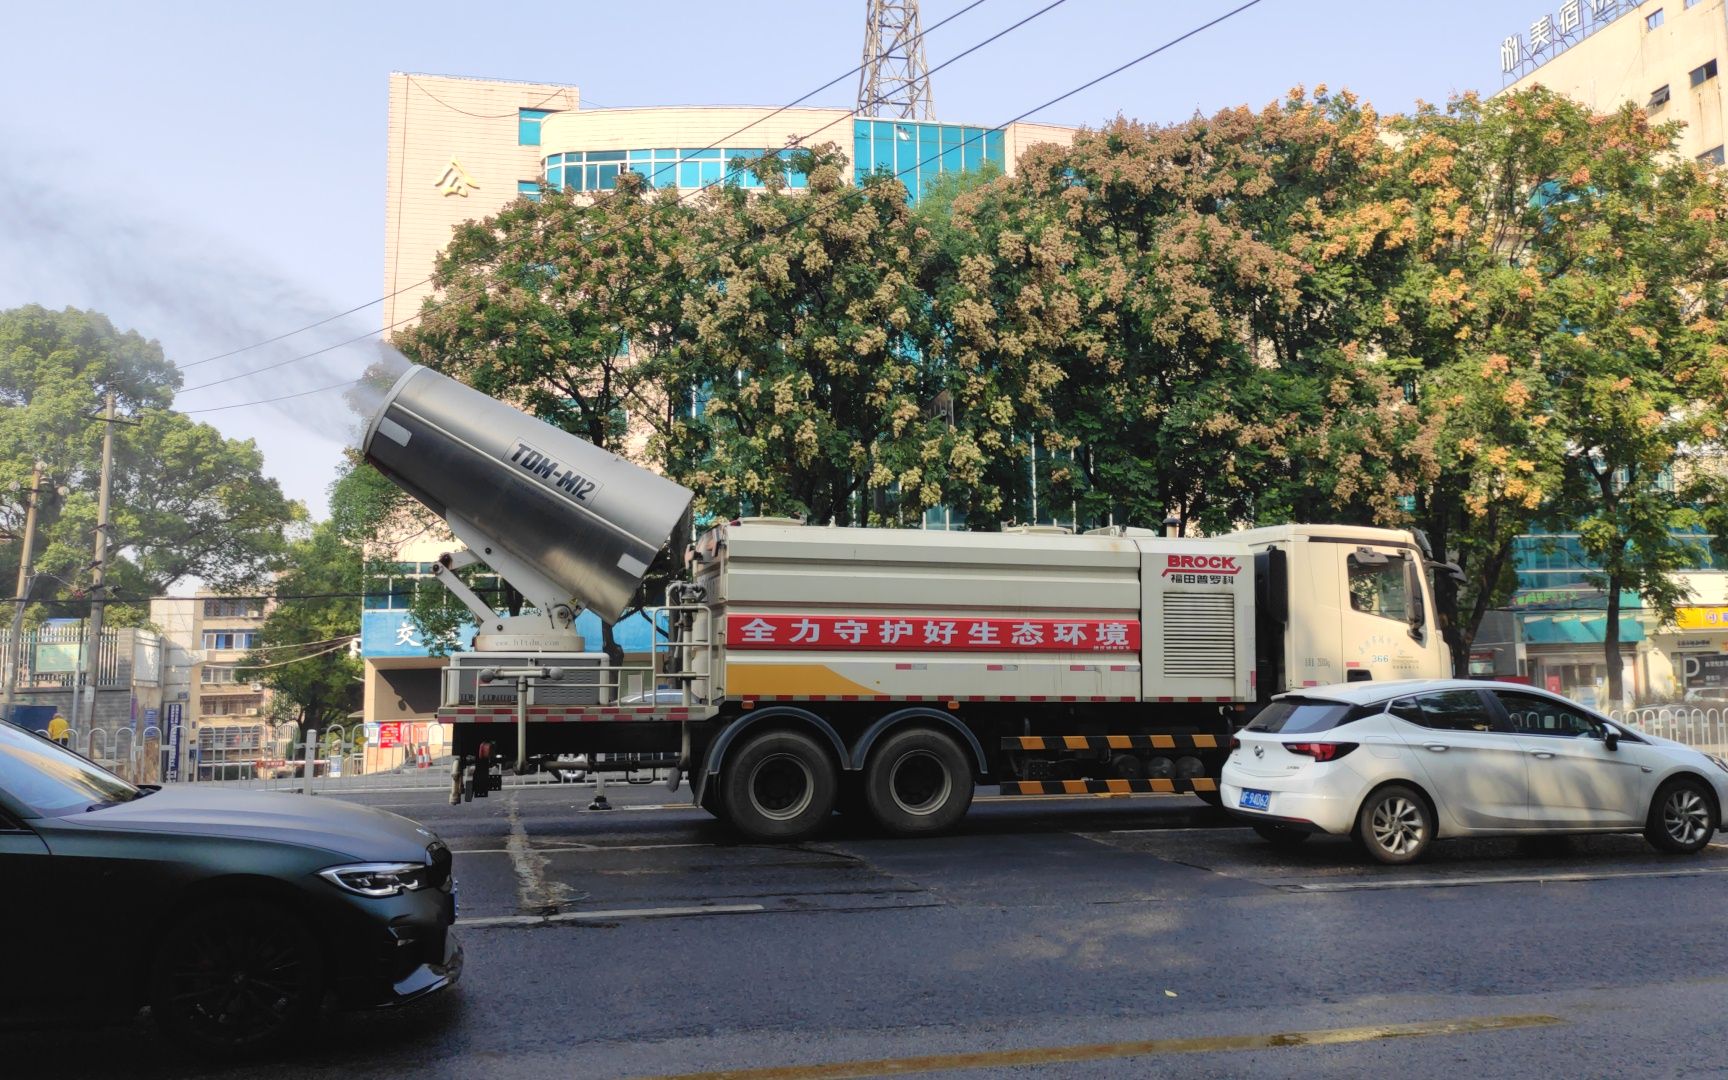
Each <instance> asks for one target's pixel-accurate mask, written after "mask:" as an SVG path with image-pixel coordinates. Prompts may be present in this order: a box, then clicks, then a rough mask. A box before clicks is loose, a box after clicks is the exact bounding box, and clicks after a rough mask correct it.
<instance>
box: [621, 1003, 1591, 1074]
mask: <svg viewBox="0 0 1728 1080" xmlns="http://www.w3.org/2000/svg"><path fill="white" fill-rule="evenodd" d="M1562 1023H1565V1021H1564V1020H1561V1019H1560V1018H1559V1017H1558V1016H1542V1015H1533V1016H1477V1017H1467V1018H1464V1019H1461V1020H1424V1021H1421V1022H1419V1023H1414V1024H1376V1025H1373V1026H1370V1027H1348V1028H1322V1029H1320V1030H1318V1031H1281V1032H1278V1033H1276V1034H1272V1035H1212V1036H1206V1037H1203V1038H1193V1039H1147V1040H1144V1041H1142V1042H1114V1043H1092V1044H1090V1045H1082V1046H1034V1047H1028V1048H1026V1049H1023V1050H985V1051H980V1052H977V1053H970V1054H930V1055H927V1056H924V1057H903V1058H877V1059H876V1060H874V1061H835V1062H829V1063H826V1064H820V1065H777V1066H770V1067H768V1068H761V1069H722V1070H719V1071H717V1072H701V1073H679V1074H677V1075H668V1076H657V1077H644V1078H642V1080H857V1078H861V1077H872V1076H907V1075H910V1074H913V1073H931V1072H948V1071H951V1070H955V1069H1008V1068H1024V1067H1028V1066H1031V1067H1036V1066H1040V1065H1063V1064H1069V1063H1072V1062H1080V1061H1109V1060H1112V1059H1117V1058H1134V1057H1150V1056H1153V1055H1156V1054H1212V1053H1223V1052H1230V1051H1242V1050H1273V1049H1278V1048H1282V1047H1295V1046H1339V1045H1342V1044H1345V1043H1361V1042H1374V1041H1376V1040H1379V1039H1413V1038H1424V1037H1429V1036H1435V1035H1471V1034H1475V1033H1477V1032H1482V1031H1509V1030H1512V1029H1515V1028H1533V1027H1551V1026H1553V1025H1555V1024H1562Z"/></svg>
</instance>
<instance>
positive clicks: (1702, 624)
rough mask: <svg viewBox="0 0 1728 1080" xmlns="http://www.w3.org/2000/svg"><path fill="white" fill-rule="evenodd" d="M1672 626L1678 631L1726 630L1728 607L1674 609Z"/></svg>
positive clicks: (1727, 627) (1727, 628) (1727, 626)
mask: <svg viewBox="0 0 1728 1080" xmlns="http://www.w3.org/2000/svg"><path fill="white" fill-rule="evenodd" d="M1674 626H1675V627H1676V628H1677V629H1680V630H1728V607H1721V606H1717V607H1683V608H1675V609H1674Z"/></svg>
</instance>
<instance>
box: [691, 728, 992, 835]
mask: <svg viewBox="0 0 1728 1080" xmlns="http://www.w3.org/2000/svg"><path fill="white" fill-rule="evenodd" d="M848 779H850V778H848ZM718 795H719V802H720V805H719V808H718V809H719V811H720V816H721V817H723V818H724V819H725V820H728V821H730V822H731V823H732V825H733V826H734V827H735V828H737V829H738V831H739V832H741V833H743V834H744V835H745V836H747V837H749V838H750V839H752V840H764V841H780V842H786V841H791V840H802V839H804V838H806V837H809V836H811V835H814V834H815V832H816V831H817V830H818V829H819V828H821V827H822V825H823V824H824V823H825V822H826V821H827V819H828V816H829V815H830V814H831V813H833V812H834V810H835V808H836V806H837V805H838V804H844V806H845V808H847V809H858V808H861V809H863V810H864V811H866V812H867V813H868V814H869V815H870V817H871V818H872V819H873V820H874V821H875V822H876V823H877V824H879V825H880V826H881V827H882V828H883V829H884V830H886V831H888V832H890V833H893V834H895V835H897V836H920V835H928V834H931V833H938V832H942V831H944V830H947V829H950V828H952V827H953V826H954V825H955V824H956V823H957V822H959V820H960V819H961V818H962V817H964V816H965V814H966V811H967V809H968V808H969V807H970V806H971V805H972V767H971V761H970V759H969V758H968V756H967V753H966V751H965V749H964V748H962V747H961V746H960V745H959V744H958V743H957V742H956V741H955V740H954V739H953V738H951V737H949V736H948V735H947V734H945V733H943V732H940V731H936V730H934V729H931V728H924V727H912V728H903V729H901V730H899V731H896V732H894V733H893V734H891V735H888V736H886V737H885V738H883V739H882V740H881V741H880V742H879V743H878V744H877V745H876V746H875V747H874V748H872V750H871V753H870V757H869V760H868V761H867V762H866V764H865V767H864V769H863V772H862V774H861V775H860V776H859V777H858V786H857V788H856V789H855V790H853V791H849V792H848V793H847V795H846V796H845V797H844V798H842V795H841V771H840V768H839V766H838V765H837V763H836V762H835V761H834V758H833V755H832V754H831V753H830V751H829V749H828V748H827V747H825V746H823V745H822V744H820V743H818V742H817V741H816V739H814V738H812V737H811V736H809V735H806V734H804V733H803V732H800V731H767V732H763V733H761V734H759V735H756V736H754V737H752V738H750V739H748V740H747V741H745V742H744V743H743V745H741V746H739V747H738V748H737V749H736V750H734V751H733V752H732V753H731V754H729V755H728V756H727V758H726V764H725V768H724V769H723V770H722V771H721V774H720V780H719V792H718Z"/></svg>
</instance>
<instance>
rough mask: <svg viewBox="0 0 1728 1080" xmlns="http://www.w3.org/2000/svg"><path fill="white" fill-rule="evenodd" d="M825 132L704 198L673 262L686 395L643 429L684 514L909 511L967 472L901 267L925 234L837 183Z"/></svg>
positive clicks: (911, 276) (887, 194)
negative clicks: (755, 184) (741, 183)
mask: <svg viewBox="0 0 1728 1080" xmlns="http://www.w3.org/2000/svg"><path fill="white" fill-rule="evenodd" d="M844 165H845V161H844V158H842V157H841V156H840V155H839V153H838V152H837V151H836V150H835V149H834V148H833V147H832V146H827V145H824V146H820V147H816V148H814V149H812V150H809V151H806V152H802V153H800V154H798V155H796V156H795V159H794V167H795V168H797V169H799V170H800V171H803V172H805V173H806V174H807V175H808V178H809V179H808V188H807V189H806V190H799V191H794V190H792V189H789V188H787V187H786V186H785V182H784V176H783V173H782V172H781V167H780V165H779V163H778V162H770V163H767V164H765V165H764V166H762V167H760V168H759V169H758V171H757V175H758V177H759V179H760V180H761V182H762V187H761V189H760V190H748V189H745V188H742V187H728V188H725V189H723V190H716V191H713V192H711V193H710V194H709V196H708V197H707V199H706V200H705V201H704V202H703V203H702V204H701V205H700V206H699V207H698V209H697V211H696V215H695V218H694V219H693V221H692V222H691V223H690V233H691V239H690V242H689V249H688V254H687V256H686V258H685V259H684V260H683V262H682V264H681V265H680V267H679V270H680V272H681V281H678V282H675V283H674V284H675V285H676V287H677V288H678V289H679V290H680V292H681V294H682V304H681V306H680V308H679V320H678V322H677V323H676V324H675V326H673V327H672V336H671V339H670V341H669V344H668V348H667V349H666V350H665V353H664V361H665V362H666V364H668V365H669V370H670V371H672V372H674V373H676V375H677V377H678V378H680V379H682V380H683V382H684V384H685V385H688V386H689V387H691V388H692V389H693V390H694V391H695V393H696V395H697V397H698V402H699V405H698V407H697V408H693V409H692V410H691V411H690V414H689V415H687V416H684V417H680V418H679V419H678V420H677V421H676V422H675V424H674V425H673V426H672V428H671V429H670V430H669V431H668V432H666V434H665V435H664V437H663V438H662V439H661V444H662V446H663V452H664V460H665V463H666V465H667V466H668V468H669V469H670V471H671V472H672V473H673V475H674V476H675V477H676V478H677V479H679V480H681V481H683V482H684V483H686V484H688V485H689V486H690V487H691V488H693V489H694V490H695V491H696V493H697V494H696V500H697V512H698V514H699V515H716V516H720V517H730V516H733V515H736V514H781V515H783V514H796V515H801V516H804V517H806V518H808V519H810V520H813V521H819V522H828V521H833V522H836V523H838V524H841V525H850V524H864V523H871V522H874V523H880V524H894V523H900V524H911V523H915V522H916V521H917V520H918V517H919V515H921V514H922V512H923V511H924V510H925V509H926V508H928V507H931V506H935V505H937V504H938V503H939V502H941V501H942V499H943V496H944V494H945V493H946V492H947V491H949V490H950V489H951V488H953V487H956V486H957V487H960V488H965V487H969V486H970V485H971V484H973V483H974V482H976V479H977V478H978V476H979V475H980V473H979V469H978V468H977V463H978V461H979V460H981V455H980V454H979V452H978V449H977V448H976V447H975V446H969V445H967V437H966V434H965V433H964V432H955V431H954V430H952V429H951V428H950V427H949V425H948V424H947V422H946V419H945V418H944V417H943V416H942V415H941V414H940V410H939V408H938V407H937V406H938V400H937V399H938V396H939V395H940V394H941V392H942V391H943V390H944V389H945V388H946V377H947V376H946V371H945V354H944V348H943V343H942V342H941V340H940V339H939V338H937V337H936V336H935V335H934V334H933V324H932V312H931V305H930V303H929V300H928V297H927V295H926V294H925V292H924V290H923V288H922V287H921V283H920V280H919V268H920V267H921V266H922V265H923V263H924V262H925V260H927V259H928V258H929V257H930V253H931V248H932V244H933V238H932V236H931V234H930V232H929V230H928V229H926V228H924V227H923V226H922V225H921V224H920V223H919V221H918V220H917V219H916V218H915V217H914V215H913V214H912V212H911V210H910V208H909V207H908V205H907V199H906V189H905V187H904V185H902V184H901V183H900V182H899V181H897V180H894V179H892V178H890V177H886V176H877V177H872V178H870V179H868V180H866V182H865V185H864V187H863V189H862V190H859V189H857V188H854V187H852V186H850V185H849V184H848V182H847V181H846V178H845V173H844V171H843V170H844Z"/></svg>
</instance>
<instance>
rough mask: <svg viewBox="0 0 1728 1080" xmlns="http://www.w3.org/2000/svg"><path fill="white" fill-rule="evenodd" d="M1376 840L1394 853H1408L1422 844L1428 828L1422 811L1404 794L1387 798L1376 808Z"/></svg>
mask: <svg viewBox="0 0 1728 1080" xmlns="http://www.w3.org/2000/svg"><path fill="white" fill-rule="evenodd" d="M1372 827H1373V829H1374V841H1375V843H1377V844H1379V845H1380V846H1381V847H1383V848H1385V849H1386V850H1387V851H1390V852H1391V853H1392V854H1394V855H1408V854H1410V853H1411V852H1413V851H1415V850H1417V849H1418V848H1420V847H1421V846H1422V840H1423V837H1425V836H1426V835H1427V829H1425V828H1424V827H1423V825H1422V812H1421V811H1420V810H1418V809H1417V808H1416V804H1415V803H1414V802H1411V801H1410V800H1409V799H1406V798H1403V797H1402V796H1400V797H1398V798H1395V799H1387V800H1385V801H1384V802H1382V803H1381V804H1380V805H1379V806H1376V807H1375V808H1374V818H1373V823H1372Z"/></svg>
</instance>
